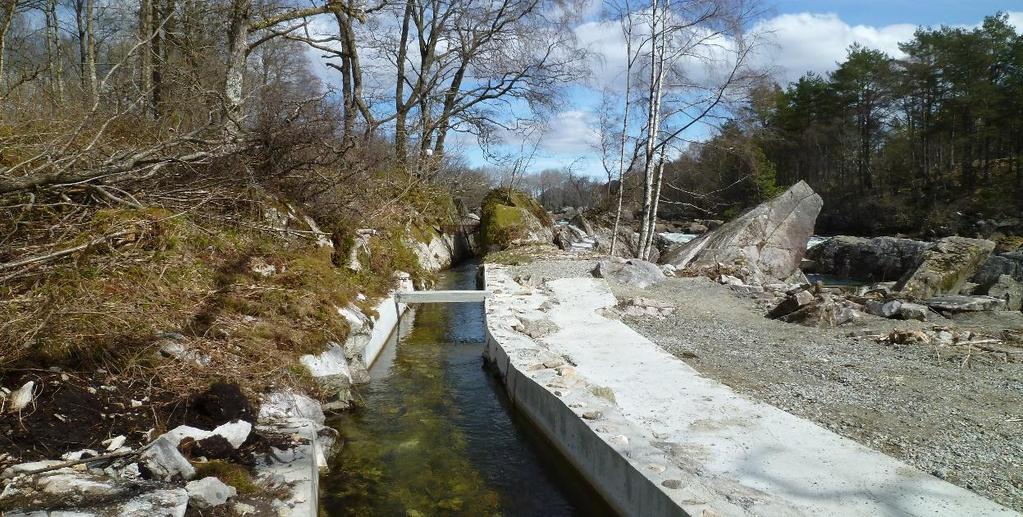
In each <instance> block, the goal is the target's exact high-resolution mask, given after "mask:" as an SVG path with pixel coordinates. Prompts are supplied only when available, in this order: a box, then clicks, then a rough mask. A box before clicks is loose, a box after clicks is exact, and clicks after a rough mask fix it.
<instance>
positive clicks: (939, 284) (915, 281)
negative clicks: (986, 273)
mask: <svg viewBox="0 0 1023 517" xmlns="http://www.w3.org/2000/svg"><path fill="white" fill-rule="evenodd" d="M994 249H995V243H994V242H991V241H987V240H983V239H967V238H965V237H945V238H944V239H941V240H939V241H938V242H937V243H935V244H934V246H932V247H931V248H929V249H928V250H927V251H925V252H924V253H923V255H922V256H921V259H920V265H919V266H917V268H916V269H915V270H914V271H912V272H911V273H909V274H907V275H906V276H905V277H903V278H902V280H900V281H899V283H898V284H897V285H896V286H895V288H896V290H898V291H901V292H902V293H903V294H904V295H907V296H911V297H915V298H931V297H933V296H938V295H944V294H956V293H958V292H959V291H960V290H961V289H962V287H963V285H964V284H965V283H966V281H967V280H969V279H970V277H972V276H973V275H974V274H975V273H976V272H977V270H978V269H980V266H981V265H982V264H983V263H984V261H985V260H987V258H988V257H989V256H990V255H991V252H992V251H994Z"/></svg>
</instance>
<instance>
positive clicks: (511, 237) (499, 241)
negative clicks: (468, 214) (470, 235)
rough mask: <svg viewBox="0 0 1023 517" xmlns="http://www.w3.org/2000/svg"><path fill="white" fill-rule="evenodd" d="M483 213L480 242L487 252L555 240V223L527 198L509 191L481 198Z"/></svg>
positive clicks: (535, 203)
mask: <svg viewBox="0 0 1023 517" xmlns="http://www.w3.org/2000/svg"><path fill="white" fill-rule="evenodd" d="M482 211H483V215H482V217H481V220H480V238H481V239H482V244H483V247H484V249H485V250H487V251H500V250H504V249H508V248H511V247H514V246H522V245H526V244H551V243H552V242H553V240H554V233H553V227H554V222H553V221H551V217H550V215H548V214H547V211H546V210H544V209H543V207H542V206H540V203H537V202H536V200H535V199H533V198H531V197H529V195H528V194H525V193H523V192H520V191H518V190H514V189H510V188H499V189H494V190H491V191H490V193H488V194H487V196H486V197H485V198H483V205H482Z"/></svg>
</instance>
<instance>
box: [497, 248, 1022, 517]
mask: <svg viewBox="0 0 1023 517" xmlns="http://www.w3.org/2000/svg"><path fill="white" fill-rule="evenodd" d="M486 284H487V285H486V288H487V289H488V290H490V291H492V292H493V293H494V295H493V296H492V297H491V298H490V299H488V301H487V346H486V356H487V358H488V360H489V361H491V362H493V363H494V364H496V366H497V368H498V371H499V372H500V375H501V377H502V380H503V382H504V384H505V386H506V387H507V389H508V392H509V394H510V396H511V399H512V401H513V402H514V404H515V405H516V406H517V407H518V408H519V409H521V410H522V411H523V412H524V413H525V414H526V415H527V416H528V417H529V418H530V419H531V420H532V421H533V423H534V424H535V425H536V426H537V427H538V428H539V429H540V430H541V431H543V432H544V433H545V434H546V435H547V437H548V438H549V439H550V440H551V441H552V442H553V443H554V444H556V445H557V447H558V448H559V449H560V450H561V451H562V453H563V454H565V456H566V457H567V458H568V459H569V461H571V462H572V463H573V464H574V465H575V466H576V468H577V469H578V470H579V471H580V473H581V474H582V475H583V476H584V477H586V478H587V479H588V480H589V481H590V483H591V484H592V485H593V486H594V487H595V488H596V489H597V490H598V491H599V492H600V493H601V494H602V495H603V496H604V497H605V498H606V499H607V500H608V502H609V503H610V504H611V505H612V506H614V507H615V508H616V509H618V511H620V512H621V513H622V514H623V515H636V516H662V515H663V516H668V515H673V516H674V515H772V516H774V515H782V516H787V515H921V516H922V515H971V516H982V515H984V516H988V515H990V516H995V515H997V516H1002V515H1018V514H1016V513H1015V512H1013V511H1011V510H1009V509H1007V508H1004V507H1002V506H999V505H998V504H995V503H994V502H992V501H989V500H987V499H985V498H983V497H981V496H978V495H977V494H974V493H972V492H970V491H968V490H965V489H962V488H959V487H957V486H954V485H952V484H950V483H947V482H945V481H942V480H939V479H937V478H935V477H933V476H930V475H928V474H925V473H923V472H920V471H919V470H916V469H914V468H912V467H910V466H908V465H906V464H904V463H901V462H899V461H897V460H895V459H893V458H891V457H888V456H886V455H884V454H881V453H879V452H877V451H874V450H871V449H868V448H866V447H863V446H861V445H859V444H857V443H855V442H853V441H852V440H849V439H846V438H843V437H841V436H838V435H836V434H834V433H832V432H831V431H828V430H826V429H824V428H822V427H820V426H818V425H816V424H814V423H812V422H809V421H807V420H804V419H801V418H798V417H796V416H794V415H791V414H789V413H785V412H783V411H781V410H779V409H777V408H774V407H773V406H770V405H767V404H763V403H760V402H756V401H752V400H749V399H746V398H745V397H742V396H740V395H738V394H736V393H735V392H733V391H732V390H731V389H730V388H728V387H727V386H724V385H722V384H720V383H717V382H714V381H712V380H710V379H706V378H704V377H702V376H701V375H700V374H699V373H698V372H696V371H695V370H693V369H692V368H690V367H689V366H688V365H686V364H685V363H684V362H682V361H680V360H678V359H677V358H675V357H674V356H672V355H670V354H668V353H667V352H665V351H663V350H662V349H661V348H660V347H658V346H657V345H656V344H654V343H652V342H650V341H649V340H647V339H646V338H644V337H643V336H641V335H640V334H638V333H637V332H635V331H634V330H632V329H631V328H629V327H628V326H627V325H625V324H624V323H622V322H620V321H618V320H616V319H611V318H608V317H605V316H603V315H602V313H601V311H602V310H603V309H605V308H608V307H610V306H613V305H614V304H615V302H616V300H615V299H614V296H613V295H612V294H611V293H610V290H609V289H608V287H607V285H606V284H604V283H603V281H600V280H597V279H593V278H571V279H562V280H556V281H552V282H548V283H547V284H545V286H543V287H541V288H538V289H533V288H530V287H526V286H522V285H519V284H518V283H516V282H515V281H514V280H513V279H512V278H511V276H510V274H509V272H508V271H507V270H506V269H505V268H503V267H500V266H496V267H495V266H492V265H488V266H487V274H486ZM528 320H546V321H545V322H544V324H543V325H536V324H535V322H533V323H530V322H529V321H528ZM544 326H553V327H554V328H557V329H559V330H557V331H555V332H553V333H548V334H546V335H544V336H543V337H540V338H537V339H534V338H531V337H529V336H527V335H525V334H523V333H522V332H519V330H523V329H526V330H528V329H535V328H542V327H544ZM534 334H535V333H534Z"/></svg>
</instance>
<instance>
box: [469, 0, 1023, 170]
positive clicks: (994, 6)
mask: <svg viewBox="0 0 1023 517" xmlns="http://www.w3.org/2000/svg"><path fill="white" fill-rule="evenodd" d="M597 1H599V0H597ZM767 6H768V8H769V12H768V13H767V14H766V15H765V16H764V17H763V19H761V20H760V22H759V24H758V25H759V28H762V29H766V30H768V31H769V32H771V39H772V41H771V45H770V47H771V49H770V50H768V51H765V53H764V55H762V56H760V57H759V58H758V60H759V61H760V63H758V64H760V65H763V66H766V67H770V68H771V69H772V70H774V71H775V72H776V80H778V81H779V82H781V83H783V84H784V83H786V82H788V81H790V80H794V79H795V78H798V77H799V76H800V75H802V74H803V73H805V72H807V71H814V72H818V73H826V72H828V71H830V70H832V69H833V68H834V66H835V63H836V62H837V61H839V60H841V59H842V58H843V56H844V55H845V49H846V48H848V46H849V45H850V44H852V43H854V42H859V43H861V44H863V45H865V46H868V47H873V48H879V49H881V50H884V51H886V52H888V53H889V54H892V55H896V54H897V53H898V46H897V44H898V43H899V42H901V41H905V40H907V39H909V38H911V37H912V34H913V31H914V30H915V28H916V27H917V26H919V25H930V26H938V25H942V24H947V25H967V26H969V25H976V24H978V23H980V22H981V21H982V20H983V18H984V17H985V16H988V15H991V14H994V13H996V12H998V11H1007V12H1009V13H1010V20H1011V22H1013V23H1014V24H1015V25H1016V26H1017V27H1019V28H1023V0H1021V1H1019V2H1007V1H1002V2H996V1H988V0H828V1H820V0H816V1H815V0H774V1H773V2H770V3H768V4H767ZM609 29H610V27H608V26H607V25H603V26H602V25H600V24H599V23H598V22H597V21H595V20H594V21H591V22H590V23H586V24H583V25H582V26H580V27H579V28H578V29H577V36H578V37H579V38H580V40H582V41H583V43H584V44H586V45H587V46H588V47H589V48H591V49H597V50H598V51H600V50H601V49H606V51H607V52H609V53H612V54H613V53H614V52H615V51H616V47H618V48H620V45H617V44H616V42H615V41H613V36H612V37H609V36H608V34H610V33H614V32H615V31H614V30H609ZM607 61H608V62H610V63H611V64H610V65H605V66H600V65H595V66H594V70H593V74H594V76H595V78H596V80H597V82H601V80H604V81H605V84H607V82H608V81H611V82H613V81H614V80H615V79H614V78H615V77H616V76H620V75H621V74H620V72H618V71H615V70H614V64H613V61H614V59H613V58H609V59H607ZM598 104H599V95H598V93H597V92H596V90H594V89H592V88H588V87H585V86H581V85H577V86H573V87H571V88H569V89H568V90H567V91H566V95H565V101H564V102H563V103H562V106H561V107H560V109H561V110H560V111H559V112H558V113H556V114H554V116H553V117H552V119H551V121H550V124H549V129H548V131H547V133H545V135H544V137H543V139H542V141H541V145H540V146H539V148H538V150H537V153H536V155H535V158H534V161H533V163H532V166H531V170H533V171H539V170H542V169H545V168H560V167H568V166H570V165H571V166H572V167H573V169H574V170H576V171H577V172H581V173H584V174H588V175H592V176H595V177H600V176H603V174H604V172H603V169H602V168H601V166H600V162H599V159H598V158H597V157H596V154H595V152H594V151H593V150H592V148H593V146H594V144H595V142H596V140H597V138H598V137H597V136H596V135H597V133H596V129H595V128H596V123H597V115H596V108H597V106H598ZM710 131H711V129H709V128H703V129H698V130H696V131H694V132H693V134H691V135H689V136H690V138H692V139H697V140H699V139H701V138H705V137H706V135H707V134H708V133H709V132H710ZM457 140H458V141H459V142H460V144H459V148H460V149H459V150H460V152H461V154H462V155H463V156H464V157H465V158H466V160H467V161H468V162H469V163H470V164H471V165H474V166H480V167H485V166H490V165H491V164H489V163H488V162H487V161H486V159H485V158H484V156H483V153H482V152H481V150H480V149H479V148H478V147H477V146H476V145H474V143H473V142H472V141H471V140H467V139H457ZM518 149H519V145H518V144H517V143H516V144H514V145H509V146H506V150H507V152H516V151H517V150H518Z"/></svg>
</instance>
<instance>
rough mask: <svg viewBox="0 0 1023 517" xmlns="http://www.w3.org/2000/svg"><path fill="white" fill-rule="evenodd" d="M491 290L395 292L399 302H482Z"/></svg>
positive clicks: (395, 297)
mask: <svg viewBox="0 0 1023 517" xmlns="http://www.w3.org/2000/svg"><path fill="white" fill-rule="evenodd" d="M488 296H490V291H468V290H464V291H403V292H397V293H394V301H395V302H397V303H471V302H482V301H483V300H485V299H486V298H487V297H488Z"/></svg>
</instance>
